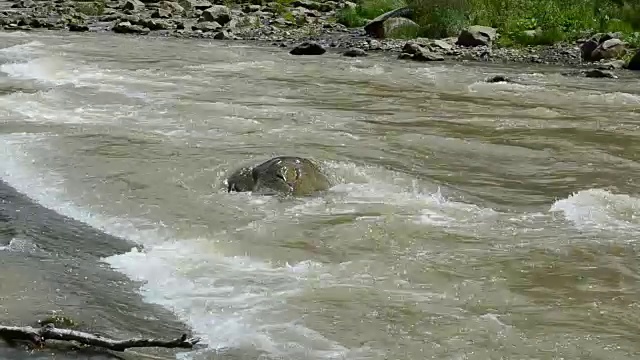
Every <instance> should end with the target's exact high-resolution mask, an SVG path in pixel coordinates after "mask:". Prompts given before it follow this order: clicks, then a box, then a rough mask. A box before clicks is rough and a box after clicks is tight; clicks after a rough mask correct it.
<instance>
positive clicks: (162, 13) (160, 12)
mask: <svg viewBox="0 0 640 360" xmlns="http://www.w3.org/2000/svg"><path fill="white" fill-rule="evenodd" d="M178 6H179V5H178ZM171 16H173V14H172V13H171V11H170V10H167V9H162V8H158V9H155V10H154V11H153V13H151V17H152V18H154V19H168V18H170V17H171Z"/></svg>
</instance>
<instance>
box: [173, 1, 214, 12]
mask: <svg viewBox="0 0 640 360" xmlns="http://www.w3.org/2000/svg"><path fill="white" fill-rule="evenodd" d="M180 5H182V4H180ZM212 6H213V4H211V3H210V2H208V1H207V0H200V1H196V2H195V4H194V5H193V8H194V9H196V10H206V9H208V8H210V7H212Z"/></svg>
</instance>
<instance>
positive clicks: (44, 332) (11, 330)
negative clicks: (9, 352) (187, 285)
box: [0, 324, 200, 351]
mask: <svg viewBox="0 0 640 360" xmlns="http://www.w3.org/2000/svg"><path fill="white" fill-rule="evenodd" d="M0 337H1V338H4V339H6V340H10V341H11V340H26V341H29V342H31V343H33V344H34V345H36V346H39V347H42V346H44V343H45V341H47V340H61V341H76V342H79V343H81V344H84V345H90V346H98V347H102V348H105V349H109V350H113V351H124V350H126V349H129V348H134V347H163V348H186V349H190V348H193V346H194V345H195V344H197V343H198V342H199V341H200V339H198V338H190V339H187V335H186V334H183V335H182V336H181V337H179V338H178V339H175V340H168V341H167V340H159V339H136V338H134V339H128V340H113V339H109V338H105V337H102V336H100V335H94V334H89V333H85V332H82V331H76V330H69V329H58V328H56V327H54V326H53V325H51V324H48V325H46V326H43V327H41V328H39V329H38V328H34V327H31V326H23V327H19V326H2V325H0Z"/></svg>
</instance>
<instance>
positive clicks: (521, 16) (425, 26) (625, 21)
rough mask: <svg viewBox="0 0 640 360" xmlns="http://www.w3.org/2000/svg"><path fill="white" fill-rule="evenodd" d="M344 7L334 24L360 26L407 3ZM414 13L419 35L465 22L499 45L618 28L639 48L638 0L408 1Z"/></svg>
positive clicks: (452, 32)
mask: <svg viewBox="0 0 640 360" xmlns="http://www.w3.org/2000/svg"><path fill="white" fill-rule="evenodd" d="M359 1H360V2H359V3H358V4H357V6H356V7H355V8H348V9H344V10H342V11H341V12H340V13H339V14H338V22H340V23H342V24H345V25H346V26H349V27H357V26H362V25H364V24H365V23H366V22H367V21H368V20H370V19H373V18H374V17H375V16H378V15H380V14H382V13H384V12H386V11H389V10H392V9H395V8H398V7H401V6H405V4H404V3H402V2H401V1H400V0H359ZM406 6H409V7H411V8H413V9H414V11H415V18H414V20H415V21H416V22H417V23H418V24H419V25H420V34H419V35H420V36H424V37H431V38H436V37H447V36H456V35H458V34H459V32H460V30H461V29H462V28H464V27H466V26H469V25H486V26H491V27H495V28H498V30H499V33H500V34H501V37H500V39H499V43H500V44H501V45H503V46H515V45H542V44H552V43H556V42H559V41H572V40H575V39H578V38H581V37H584V36H586V35H588V34H591V33H594V32H620V33H622V34H623V40H625V41H627V42H628V43H630V44H631V45H632V46H640V1H639V0H406Z"/></svg>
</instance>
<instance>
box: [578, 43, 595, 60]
mask: <svg viewBox="0 0 640 360" xmlns="http://www.w3.org/2000/svg"><path fill="white" fill-rule="evenodd" d="M598 45H600V44H599V43H598V41H596V40H594V39H589V40H587V41H585V42H583V43H582V44H581V45H580V57H581V58H582V60H583V61H591V54H592V53H593V51H594V50H595V49H596V48H597V47H598Z"/></svg>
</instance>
